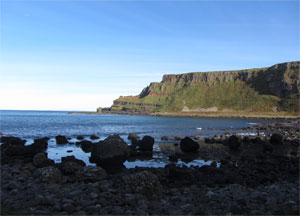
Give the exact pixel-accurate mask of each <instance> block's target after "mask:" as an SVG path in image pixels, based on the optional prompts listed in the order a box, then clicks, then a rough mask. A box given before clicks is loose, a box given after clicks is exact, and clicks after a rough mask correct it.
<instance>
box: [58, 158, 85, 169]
mask: <svg viewBox="0 0 300 216" xmlns="http://www.w3.org/2000/svg"><path fill="white" fill-rule="evenodd" d="M61 162H62V163H66V162H75V163H77V164H78V165H80V166H82V167H84V166H86V164H85V162H84V161H82V160H79V159H77V158H75V156H73V155H72V156H67V157H62V158H61Z"/></svg>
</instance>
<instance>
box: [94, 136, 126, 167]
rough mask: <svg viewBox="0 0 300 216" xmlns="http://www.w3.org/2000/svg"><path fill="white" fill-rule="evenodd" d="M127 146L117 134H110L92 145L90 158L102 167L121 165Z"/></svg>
mask: <svg viewBox="0 0 300 216" xmlns="http://www.w3.org/2000/svg"><path fill="white" fill-rule="evenodd" d="M128 156H129V146H128V145H127V143H126V142H124V140H123V139H122V138H121V137H120V136H119V135H111V136H109V137H107V138H106V139H105V140H104V141H100V142H99V143H97V144H95V145H94V146H93V149H92V151H91V160H92V161H94V162H95V163H97V165H100V166H102V167H104V168H110V167H118V166H123V163H124V162H125V160H126V159H127V157H128Z"/></svg>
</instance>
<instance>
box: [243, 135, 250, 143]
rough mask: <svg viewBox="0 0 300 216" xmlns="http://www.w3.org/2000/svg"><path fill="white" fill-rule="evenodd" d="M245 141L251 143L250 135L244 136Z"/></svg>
mask: <svg viewBox="0 0 300 216" xmlns="http://www.w3.org/2000/svg"><path fill="white" fill-rule="evenodd" d="M243 143H245V144H250V143H251V139H250V138H249V137H248V136H244V138H243Z"/></svg>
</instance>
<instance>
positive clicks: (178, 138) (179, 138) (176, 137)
mask: <svg viewBox="0 0 300 216" xmlns="http://www.w3.org/2000/svg"><path fill="white" fill-rule="evenodd" d="M181 139H182V138H181V137H180V136H175V137H174V140H181Z"/></svg>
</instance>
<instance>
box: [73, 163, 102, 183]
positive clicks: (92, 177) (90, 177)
mask: <svg viewBox="0 0 300 216" xmlns="http://www.w3.org/2000/svg"><path fill="white" fill-rule="evenodd" d="M76 175H77V176H78V177H79V178H81V179H82V180H83V181H86V182H98V181H101V180H103V179H105V178H107V173H106V171H105V170H104V169H103V168H101V167H98V166H86V167H84V168H83V169H82V170H79V171H78V172H77V174H76Z"/></svg>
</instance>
